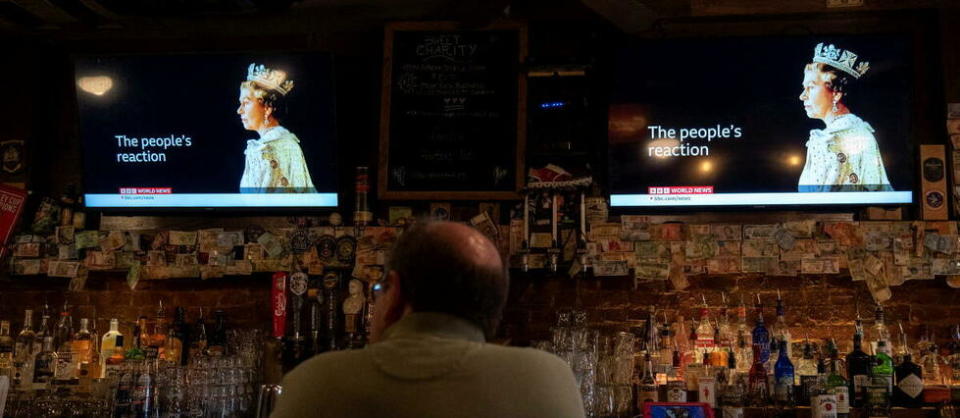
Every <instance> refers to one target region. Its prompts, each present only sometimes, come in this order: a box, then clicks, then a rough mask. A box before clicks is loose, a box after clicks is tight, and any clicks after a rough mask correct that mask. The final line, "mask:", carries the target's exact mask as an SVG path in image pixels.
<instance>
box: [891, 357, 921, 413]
mask: <svg viewBox="0 0 960 418" xmlns="http://www.w3.org/2000/svg"><path fill="white" fill-rule="evenodd" d="M895 373H896V379H897V385H896V386H894V387H893V406H900V407H904V408H919V407H920V406H922V404H923V379H922V377H921V376H923V370H922V369H921V368H920V366H919V365H917V364H916V363H914V362H913V357H912V356H911V355H910V353H909V352H907V353H906V354H904V356H903V363H901V364H900V365H899V366H897V368H896V369H895Z"/></svg>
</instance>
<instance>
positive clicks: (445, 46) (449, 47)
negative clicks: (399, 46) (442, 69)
mask: <svg viewBox="0 0 960 418" xmlns="http://www.w3.org/2000/svg"><path fill="white" fill-rule="evenodd" d="M461 42H462V39H461V38H460V35H437V36H431V37H427V38H425V39H424V40H423V42H421V43H419V44H418V45H417V55H418V56H420V57H422V58H423V59H424V60H429V59H432V58H442V59H446V60H449V61H457V60H459V59H462V58H469V57H472V56H473V54H475V53H476V52H477V46H478V45H477V44H468V43H461Z"/></svg>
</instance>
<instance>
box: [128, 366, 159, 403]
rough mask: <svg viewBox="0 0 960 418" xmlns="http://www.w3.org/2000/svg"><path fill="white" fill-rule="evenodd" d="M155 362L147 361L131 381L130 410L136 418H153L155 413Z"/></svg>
mask: <svg viewBox="0 0 960 418" xmlns="http://www.w3.org/2000/svg"><path fill="white" fill-rule="evenodd" d="M156 361H157V359H152V360H147V361H146V362H145V363H146V364H145V367H143V368H142V369H140V374H139V375H138V376H136V379H135V380H133V382H134V386H133V390H132V391H131V394H130V408H131V409H132V410H133V413H134V414H135V416H136V417H138V418H141V417H143V418H146V417H154V416H156V413H157V405H156V400H155V391H156V372H155V370H156Z"/></svg>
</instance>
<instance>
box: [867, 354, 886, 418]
mask: <svg viewBox="0 0 960 418" xmlns="http://www.w3.org/2000/svg"><path fill="white" fill-rule="evenodd" d="M878 348H879V346H878ZM888 384H889V380H888V379H887V377H886V376H871V377H870V378H869V379H868V380H867V384H866V385H865V387H864V407H865V408H866V413H867V415H866V416H867V417H870V418H879V417H889V416H890V390H889V387H888V386H887V385H888Z"/></svg>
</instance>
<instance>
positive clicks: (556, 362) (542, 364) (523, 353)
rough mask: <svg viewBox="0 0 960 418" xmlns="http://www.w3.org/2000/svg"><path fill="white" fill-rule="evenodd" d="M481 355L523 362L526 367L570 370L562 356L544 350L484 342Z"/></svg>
mask: <svg viewBox="0 0 960 418" xmlns="http://www.w3.org/2000/svg"><path fill="white" fill-rule="evenodd" d="M479 355H480V356H481V357H483V358H485V360H488V361H496V362H500V363H517V364H523V365H524V367H527V368H528V369H529V368H540V369H552V370H558V371H568V370H569V369H570V366H569V365H567V363H566V362H564V361H563V360H562V359H561V358H560V357H557V356H555V355H553V354H551V353H548V352H546V351H543V350H537V349H534V348H523V347H508V346H503V345H497V344H484V349H483V350H481V351H480V353H479Z"/></svg>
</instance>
